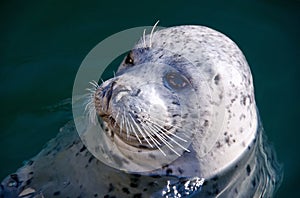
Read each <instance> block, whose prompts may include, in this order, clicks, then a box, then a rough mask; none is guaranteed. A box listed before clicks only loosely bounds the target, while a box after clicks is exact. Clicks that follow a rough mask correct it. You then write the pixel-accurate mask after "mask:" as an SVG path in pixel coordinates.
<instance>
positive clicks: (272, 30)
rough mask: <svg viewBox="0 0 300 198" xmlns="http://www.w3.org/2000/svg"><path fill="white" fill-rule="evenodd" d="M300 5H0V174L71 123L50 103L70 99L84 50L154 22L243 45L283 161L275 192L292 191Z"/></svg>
mask: <svg viewBox="0 0 300 198" xmlns="http://www.w3.org/2000/svg"><path fill="white" fill-rule="evenodd" d="M299 8H300V3H299V1H298V2H297V1H292V0H290V1H285V2H281V1H276V2H271V1H252V2H250V1H249V2H239V1H230V2H228V1H226V3H225V1H224V2H221V1H218V2H217V3H216V2H210V3H209V2H203V3H197V4H192V2H190V3H188V4H187V3H184V2H181V3H179V2H178V3H174V2H173V1H171V2H164V3H162V2H158V1H157V2H155V1H151V2H148V4H141V2H135V1H130V2H128V1H124V2H123V3H122V2H120V3H118V5H116V3H109V2H107V3H101V2H100V1H89V2H87V1H82V2H80V1H77V2H74V1H72V2H71V1H69V2H67V1H65V2H63V3H62V2H61V1H57V0H56V1H48V0H47V1H43V2H34V1H26V3H25V2H17V1H10V2H6V3H3V2H2V3H1V7H0V15H1V17H0V20H1V23H0V24H1V32H0V35H1V36H0V43H1V48H0V54H1V55H0V90H1V104H2V105H1V107H2V109H1V110H2V116H1V125H0V126H1V131H0V148H1V149H0V156H1V161H0V167H1V169H0V178H3V177H4V176H6V175H8V174H9V173H11V172H14V171H15V170H16V169H17V168H18V167H20V166H21V164H22V162H23V161H24V160H26V159H29V158H30V157H32V156H34V155H35V154H36V153H37V152H39V151H40V150H41V148H42V147H43V145H44V144H45V142H47V141H48V140H49V139H50V138H52V137H54V136H55V135H56V134H57V132H58V129H59V128H60V127H61V126H63V124H64V123H65V122H67V121H68V120H70V119H71V114H70V112H69V111H67V110H64V108H61V107H58V108H47V107H48V106H52V105H54V104H58V103H59V102H61V101H62V100H64V99H66V98H70V97H71V91H72V86H73V81H74V78H75V74H76V72H77V69H78V67H79V66H80V63H81V61H82V60H83V58H84V57H85V55H86V54H87V53H88V52H89V50H90V49H91V48H92V47H94V46H95V45H96V44H97V43H98V42H100V41H101V40H103V39H105V38H106V37H107V36H109V35H111V34H114V33H116V32H118V31H121V30H124V29H126V28H131V27H135V26H144V25H152V24H154V23H155V22H156V20H157V19H159V20H160V21H161V23H160V25H161V26H174V25H180V24H201V25H206V26H209V27H212V28H214V29H217V30H219V31H221V32H223V33H225V34H226V35H228V36H229V37H231V38H232V39H233V40H234V41H235V42H236V43H237V44H238V45H239V46H240V48H241V49H242V51H243V52H244V54H245V56H246V58H247V60H248V62H249V65H250V67H251V69H252V74H253V77H254V85H255V93H256V102H257V104H258V108H259V111H260V115H261V118H262V121H263V125H264V128H265V131H266V133H267V136H268V137H269V139H270V140H271V141H272V142H273V143H274V146H275V148H276V151H277V154H278V158H279V161H281V162H283V164H284V169H285V177H284V181H283V184H282V186H281V188H280V189H279V192H278V194H277V197H287V196H293V195H296V194H299V188H298V185H297V183H298V181H297V179H298V178H299V176H300V171H299V166H300V159H299V155H298V154H297V150H298V147H297V145H298V139H299V138H300V136H299V133H298V130H297V129H298V127H297V120H296V118H297V113H298V112H299V110H300V105H299V104H298V101H299V94H300V92H299V87H298V85H299V80H298V76H299V75H298V74H299V66H300V64H299V59H298V57H299V55H300V51H299V48H298V47H299V44H300V39H299V36H298V35H300V30H299V25H300V24H299V23H300V15H299ZM49 109H51V110H49Z"/></svg>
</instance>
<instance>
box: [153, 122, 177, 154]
mask: <svg viewBox="0 0 300 198" xmlns="http://www.w3.org/2000/svg"><path fill="white" fill-rule="evenodd" d="M148 126H149V125H148ZM149 127H150V128H151V127H152V126H149ZM152 131H153V130H152ZM154 132H155V130H154ZM155 135H156V136H157V137H158V138H159V139H160V140H161V141H162V142H163V143H164V144H165V145H166V146H167V147H168V148H169V149H170V150H171V151H173V153H175V154H176V155H178V156H180V154H179V153H178V152H177V151H176V150H174V149H173V148H174V146H173V145H172V144H170V143H169V142H168V141H167V140H166V139H165V138H164V137H162V136H161V135H160V134H159V133H157V132H155Z"/></svg>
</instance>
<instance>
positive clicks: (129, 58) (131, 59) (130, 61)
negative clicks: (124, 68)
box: [125, 52, 134, 65]
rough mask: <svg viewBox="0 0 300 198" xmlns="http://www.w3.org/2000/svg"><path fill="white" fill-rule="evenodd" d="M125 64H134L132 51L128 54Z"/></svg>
mask: <svg viewBox="0 0 300 198" xmlns="http://www.w3.org/2000/svg"><path fill="white" fill-rule="evenodd" d="M125 64H127V65H134V61H133V54H132V52H129V53H128V55H127V56H126V59H125Z"/></svg>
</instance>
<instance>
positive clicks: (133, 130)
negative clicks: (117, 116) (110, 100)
mask: <svg viewBox="0 0 300 198" xmlns="http://www.w3.org/2000/svg"><path fill="white" fill-rule="evenodd" d="M129 115H130V114H129ZM127 122H128V124H129V127H130V128H131V129H132V132H133V133H134V135H135V137H136V139H138V141H139V143H140V144H142V141H141V139H140V138H139V136H138V134H137V133H136V131H135V129H134V127H133V126H132V124H130V122H129V121H127Z"/></svg>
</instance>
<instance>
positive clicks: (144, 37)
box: [143, 29, 147, 48]
mask: <svg viewBox="0 0 300 198" xmlns="http://www.w3.org/2000/svg"><path fill="white" fill-rule="evenodd" d="M143 40H144V48H147V45H146V29H144V32H143Z"/></svg>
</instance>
